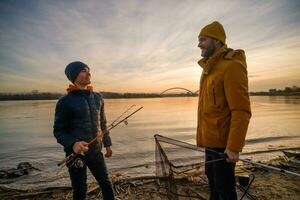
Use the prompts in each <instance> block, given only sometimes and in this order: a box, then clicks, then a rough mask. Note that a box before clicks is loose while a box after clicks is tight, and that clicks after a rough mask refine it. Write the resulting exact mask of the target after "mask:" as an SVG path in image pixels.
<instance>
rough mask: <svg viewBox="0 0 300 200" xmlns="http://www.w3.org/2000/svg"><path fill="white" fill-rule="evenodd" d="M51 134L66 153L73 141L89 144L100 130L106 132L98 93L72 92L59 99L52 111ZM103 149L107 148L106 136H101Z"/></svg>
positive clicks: (86, 91)
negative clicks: (53, 115)
mask: <svg viewBox="0 0 300 200" xmlns="http://www.w3.org/2000/svg"><path fill="white" fill-rule="evenodd" d="M53 128H54V129H53V133H54V136H55V138H56V139H57V142H58V143H60V144H61V145H63V146H64V150H65V152H66V153H67V154H70V153H72V152H73V145H74V143H75V142H77V141H86V142H89V141H91V140H92V139H93V138H94V137H95V136H96V135H97V132H98V131H99V130H100V129H101V130H102V131H105V130H106V117H105V112H104V101H103V98H102V97H101V95H100V94H98V93H95V92H92V91H89V90H74V91H72V92H70V93H68V94H67V95H65V96H63V97H61V98H60V99H59V100H58V102H57V104H56V110H55V120H54V126H53ZM102 141H103V144H104V147H108V146H111V145H112V144H111V139H110V136H109V134H108V133H107V134H105V135H104V137H103V140H102Z"/></svg>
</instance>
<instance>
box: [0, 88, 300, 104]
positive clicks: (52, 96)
mask: <svg viewBox="0 0 300 200" xmlns="http://www.w3.org/2000/svg"><path fill="white" fill-rule="evenodd" d="M100 93H101V94H102V96H103V98H105V99H122V98H159V97H195V96H198V94H195V93H190V92H187V93H179V94H178V93H177V94H172V93H164V94H163V95H160V94H158V93H117V92H100ZM63 95H64V94H62V93H50V92H38V90H33V91H32V92H30V93H0V101H7V100H56V99H59V98H60V97H61V96H63ZM249 95H251V96H291V95H297V96H300V88H299V87H297V86H293V87H286V88H285V89H284V90H277V89H270V90H269V91H268V92H249Z"/></svg>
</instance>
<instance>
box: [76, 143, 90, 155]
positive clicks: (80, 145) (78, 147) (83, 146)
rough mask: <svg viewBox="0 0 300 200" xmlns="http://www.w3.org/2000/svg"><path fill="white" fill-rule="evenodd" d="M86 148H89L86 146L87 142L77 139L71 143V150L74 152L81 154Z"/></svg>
mask: <svg viewBox="0 0 300 200" xmlns="http://www.w3.org/2000/svg"><path fill="white" fill-rule="evenodd" d="M87 150H89V147H88V143H87V142H85V141H79V142H76V143H75V144H74V145H73V151H74V153H76V154H83V153H84V152H86V151H87Z"/></svg>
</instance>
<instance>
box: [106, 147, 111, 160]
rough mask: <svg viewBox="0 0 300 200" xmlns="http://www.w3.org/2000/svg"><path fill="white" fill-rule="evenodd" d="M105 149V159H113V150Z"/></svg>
mask: <svg viewBox="0 0 300 200" xmlns="http://www.w3.org/2000/svg"><path fill="white" fill-rule="evenodd" d="M105 149H106V154H105V157H106V158H109V157H111V156H112V150H111V148H110V147H106V148H105Z"/></svg>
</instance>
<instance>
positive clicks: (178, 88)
mask: <svg viewBox="0 0 300 200" xmlns="http://www.w3.org/2000/svg"><path fill="white" fill-rule="evenodd" d="M170 90H185V91H187V92H189V93H191V94H196V93H194V92H192V91H191V90H188V89H186V88H183V87H172V88H168V89H166V90H164V91H163V92H161V93H160V94H159V95H163V94H164V93H166V92H168V91H170Z"/></svg>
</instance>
